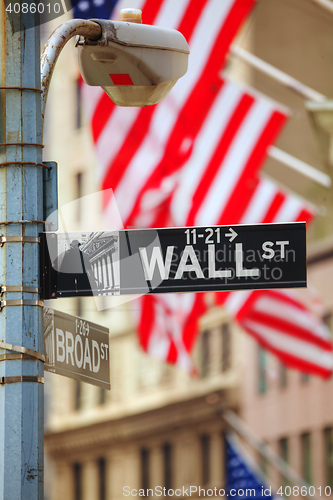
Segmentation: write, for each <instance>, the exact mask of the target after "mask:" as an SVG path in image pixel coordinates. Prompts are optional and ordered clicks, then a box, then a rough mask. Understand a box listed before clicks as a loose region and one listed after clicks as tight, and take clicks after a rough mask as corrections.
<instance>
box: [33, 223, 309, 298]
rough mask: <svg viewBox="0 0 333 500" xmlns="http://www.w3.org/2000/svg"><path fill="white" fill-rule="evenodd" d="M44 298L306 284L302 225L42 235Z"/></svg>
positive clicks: (293, 286) (265, 287) (257, 225)
mask: <svg viewBox="0 0 333 500" xmlns="http://www.w3.org/2000/svg"><path fill="white" fill-rule="evenodd" d="M42 275H43V283H42V290H43V295H44V298H57V297H72V296H80V295H82V296H85V295H122V294H144V293H167V292H205V291H223V290H242V289H269V288H295V287H305V286H306V235H305V223H303V222H296V223H285V224H254V225H232V226H210V227H183V228H170V229H132V230H124V231H113V232H107V231H104V232H92V233H70V234H68V233H62V234H57V233H44V235H43V259H42Z"/></svg>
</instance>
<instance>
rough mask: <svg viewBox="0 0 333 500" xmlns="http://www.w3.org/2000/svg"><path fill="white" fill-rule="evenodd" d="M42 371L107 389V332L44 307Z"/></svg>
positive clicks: (108, 370)
mask: <svg viewBox="0 0 333 500" xmlns="http://www.w3.org/2000/svg"><path fill="white" fill-rule="evenodd" d="M44 351H45V365H44V367H45V370H47V371H49V372H53V373H58V374H59V375H65V376H66V377H70V378H74V379H76V380H82V381H83V382H87V383H88V384H92V385H97V386H98V387H103V388H105V389H110V361H109V359H110V357H109V330H108V329H107V328H105V327H103V326H99V325H96V324H95V323H92V322H91V321H87V320H84V319H81V318H78V317H76V316H72V315H70V314H66V313H63V312H60V311H55V310H53V309H50V308H48V307H44Z"/></svg>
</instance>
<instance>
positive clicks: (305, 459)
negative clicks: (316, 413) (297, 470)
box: [301, 432, 312, 484]
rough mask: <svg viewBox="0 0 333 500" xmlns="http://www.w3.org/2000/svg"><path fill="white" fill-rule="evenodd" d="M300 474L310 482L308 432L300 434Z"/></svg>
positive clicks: (309, 442) (309, 443) (309, 440)
mask: <svg viewBox="0 0 333 500" xmlns="http://www.w3.org/2000/svg"><path fill="white" fill-rule="evenodd" d="M301 449H302V474H303V477H304V479H305V481H306V482H307V483H308V484H312V475H311V439H310V434H309V433H308V432H306V433H304V434H302V435H301Z"/></svg>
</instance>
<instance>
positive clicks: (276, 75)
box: [230, 45, 326, 102]
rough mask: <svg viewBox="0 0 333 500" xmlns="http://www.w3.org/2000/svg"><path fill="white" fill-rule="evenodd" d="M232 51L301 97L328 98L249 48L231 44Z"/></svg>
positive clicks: (317, 99) (319, 100)
mask: <svg viewBox="0 0 333 500" xmlns="http://www.w3.org/2000/svg"><path fill="white" fill-rule="evenodd" d="M230 51H231V54H232V55H233V56H236V57H238V58H239V59H242V60H243V61H245V62H247V63H248V64H249V65H250V66H252V67H253V68H256V69H257V70H258V71H261V72H262V73H265V75H268V76H270V77H271V78H273V79H274V80H276V81H278V82H280V83H282V85H284V86H285V87H287V88H289V89H290V90H293V91H294V92H296V94H298V95H300V96H301V97H304V98H305V99H310V100H311V101H316V102H324V101H325V100H326V97H325V96H324V95H323V94H320V93H319V92H317V91H316V90H313V89H311V88H310V87H308V86H307V85H304V83H302V82H300V81H298V80H296V78H293V77H292V76H289V75H287V73H284V72H283V71H281V70H280V69H278V68H275V66H272V65H271V64H269V63H267V62H265V61H263V60H262V59H259V57H257V56H255V55H254V54H251V53H250V52H248V51H247V50H245V49H242V48H241V47H238V46H237V45H231V47H230Z"/></svg>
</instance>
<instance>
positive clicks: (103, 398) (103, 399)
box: [99, 387, 106, 405]
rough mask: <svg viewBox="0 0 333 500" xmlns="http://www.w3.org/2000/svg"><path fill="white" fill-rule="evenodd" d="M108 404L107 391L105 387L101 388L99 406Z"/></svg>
mask: <svg viewBox="0 0 333 500" xmlns="http://www.w3.org/2000/svg"><path fill="white" fill-rule="evenodd" d="M105 403H106V389H104V387H100V388H99V404H100V405H105Z"/></svg>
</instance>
